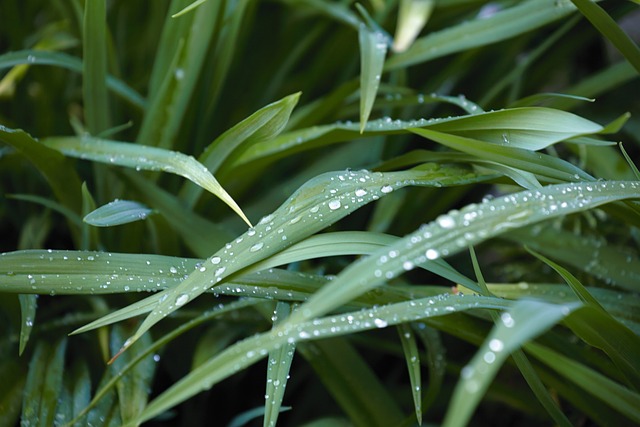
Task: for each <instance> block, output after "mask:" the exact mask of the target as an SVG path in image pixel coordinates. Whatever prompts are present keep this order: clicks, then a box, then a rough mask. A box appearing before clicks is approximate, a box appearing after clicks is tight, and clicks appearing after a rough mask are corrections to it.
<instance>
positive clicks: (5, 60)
mask: <svg viewBox="0 0 640 427" xmlns="http://www.w3.org/2000/svg"><path fill="white" fill-rule="evenodd" d="M20 64H32V65H53V66H55V67H60V68H65V69H67V70H70V71H75V72H77V73H82V72H83V68H84V66H83V62H82V61H81V60H80V59H78V58H76V57H74V56H71V55H69V54H66V53H64V52H50V51H45V50H18V51H15V52H7V53H4V54H2V55H0V70H2V69H5V68H10V67H14V66H16V65H20ZM106 84H107V87H108V88H109V89H111V90H112V91H113V92H114V93H115V94H116V95H119V96H120V97H121V98H123V99H124V100H126V101H127V102H129V103H130V104H131V105H135V106H136V107H138V108H144V107H145V105H146V100H145V99H144V98H143V97H142V96H141V95H140V94H139V93H137V92H136V91H135V90H133V89H132V88H131V87H129V86H128V85H127V84H126V83H125V82H123V81H122V80H120V79H117V78H115V77H113V76H112V75H108V76H107V81H106Z"/></svg>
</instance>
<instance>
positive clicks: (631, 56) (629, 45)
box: [571, 0, 640, 73]
mask: <svg viewBox="0 0 640 427" xmlns="http://www.w3.org/2000/svg"><path fill="white" fill-rule="evenodd" d="M571 2H572V3H573V4H574V5H576V7H577V8H578V10H579V11H580V13H582V14H583V15H584V16H585V17H586V18H587V19H588V20H589V21H590V22H591V24H593V26H594V27H596V29H597V30H598V31H600V33H601V34H602V35H603V36H605V37H606V38H607V39H609V41H610V42H611V43H612V44H613V45H614V46H615V47H616V49H618V50H619V51H620V53H622V55H623V56H624V57H625V58H626V59H627V61H629V63H630V64H631V65H633V67H634V68H635V69H636V70H637V72H638V73H640V48H638V45H637V44H636V43H635V42H634V41H633V40H632V39H631V38H630V37H629V36H628V35H627V34H626V33H625V32H624V31H623V30H622V28H620V26H619V25H618V24H617V23H616V21H614V20H613V18H611V16H609V15H608V14H607V12H605V11H604V9H602V8H601V7H600V6H599V5H598V4H596V3H595V2H593V1H590V0H571Z"/></svg>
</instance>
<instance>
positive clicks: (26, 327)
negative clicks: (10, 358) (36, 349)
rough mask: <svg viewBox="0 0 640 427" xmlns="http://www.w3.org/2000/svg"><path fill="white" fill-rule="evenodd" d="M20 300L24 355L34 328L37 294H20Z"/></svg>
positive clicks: (21, 336) (21, 346)
mask: <svg viewBox="0 0 640 427" xmlns="http://www.w3.org/2000/svg"><path fill="white" fill-rule="evenodd" d="M18 298H19V300H20V316H21V320H22V323H21V324H20V350H19V354H20V355H22V353H23V352H24V349H25V348H26V346H27V342H28V341H29V336H30V335H31V331H32V330H33V324H34V322H35V319H36V308H37V307H38V296H37V295H25V294H20V295H18Z"/></svg>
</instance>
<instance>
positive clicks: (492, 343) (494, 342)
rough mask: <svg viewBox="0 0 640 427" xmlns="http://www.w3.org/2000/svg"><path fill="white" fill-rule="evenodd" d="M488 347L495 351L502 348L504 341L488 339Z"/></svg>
mask: <svg viewBox="0 0 640 427" xmlns="http://www.w3.org/2000/svg"><path fill="white" fill-rule="evenodd" d="M489 348H490V349H491V350H492V351H495V352H496V353H497V352H499V351H502V350H503V349H504V343H503V342H502V341H500V340H499V339H496V338H493V339H492V340H491V341H489Z"/></svg>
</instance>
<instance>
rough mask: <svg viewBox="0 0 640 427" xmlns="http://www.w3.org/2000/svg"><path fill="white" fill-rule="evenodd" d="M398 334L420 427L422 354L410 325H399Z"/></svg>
mask: <svg viewBox="0 0 640 427" xmlns="http://www.w3.org/2000/svg"><path fill="white" fill-rule="evenodd" d="M398 334H399V335H400V342H401V343H402V351H403V352H404V357H405V359H406V361H407V368H408V371H409V379H410V382H411V394H412V395H413V406H414V409H415V411H416V420H417V421H418V425H421V424H422V378H421V375H420V352H419V351H418V344H417V342H416V337H415V335H414V333H413V330H412V329H411V326H410V325H408V324H405V323H403V324H400V325H398Z"/></svg>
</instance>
